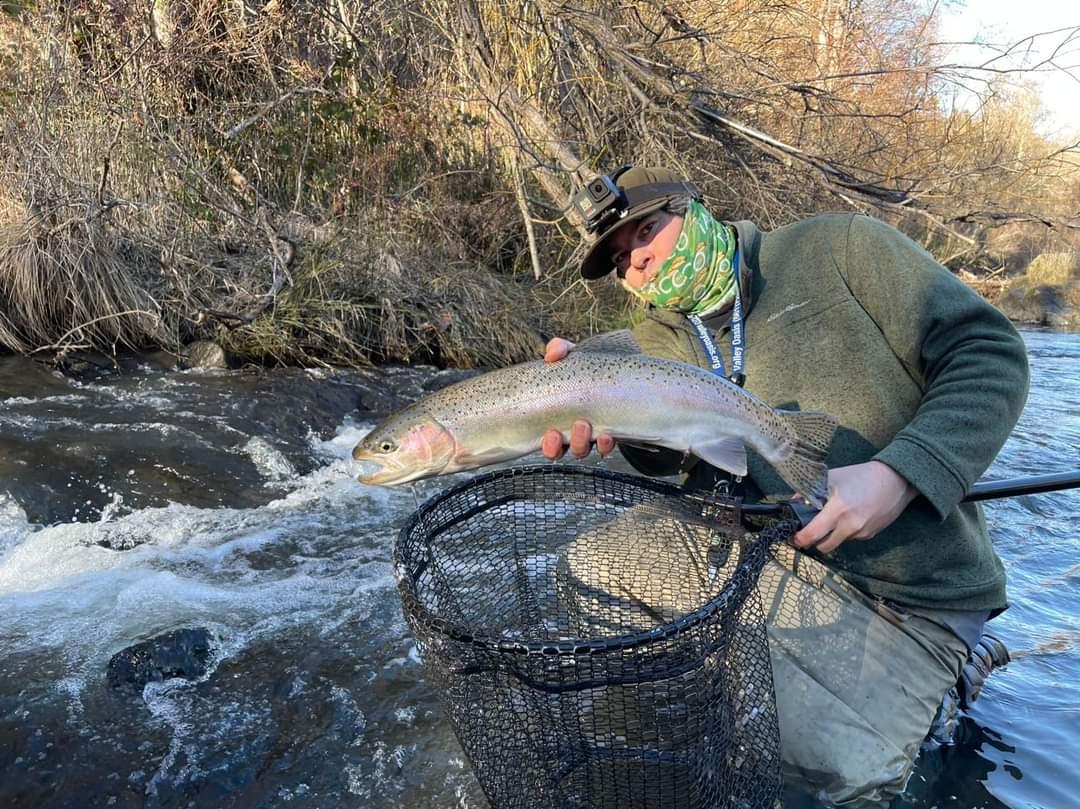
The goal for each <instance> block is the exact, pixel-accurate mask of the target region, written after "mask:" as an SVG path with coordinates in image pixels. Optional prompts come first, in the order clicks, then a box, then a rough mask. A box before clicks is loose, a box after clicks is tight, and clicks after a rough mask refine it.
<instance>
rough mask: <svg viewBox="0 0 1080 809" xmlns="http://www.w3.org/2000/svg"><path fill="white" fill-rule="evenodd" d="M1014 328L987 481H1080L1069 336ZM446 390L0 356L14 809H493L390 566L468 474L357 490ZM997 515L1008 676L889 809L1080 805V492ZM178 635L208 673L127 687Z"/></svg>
mask: <svg viewBox="0 0 1080 809" xmlns="http://www.w3.org/2000/svg"><path fill="white" fill-rule="evenodd" d="M1024 337H1025V339H1026V341H1027V343H1028V348H1029V352H1030V357H1031V367H1032V385H1031V394H1030V396H1029V399H1028V403H1027V407H1026V408H1025V410H1024V414H1023V416H1022V418H1021V421H1020V424H1019V425H1018V426H1017V428H1016V430H1015V431H1014V433H1013V435H1012V436H1011V438H1010V439H1009V441H1008V443H1007V444H1006V446H1005V448H1004V449H1003V450H1002V452H1001V453H1000V455H999V456H998V458H997V460H996V461H995V462H994V464H993V466H992V467H991V468H990V470H989V471H988V472H987V474H986V475H985V479H1000V478H1010V477H1018V476H1024V475H1031V474H1039V473H1044V472H1063V471H1070V470H1073V469H1076V468H1077V467H1080V453H1078V452H1077V447H1080V335H1066V334H1057V333H1050V332H1042V331H1025V332H1024ZM455 376H456V375H455V373H454V372H439V371H436V370H434V369H430V368H426V369H425V368H387V369H380V370H377V371H369V372H350V373H344V372H328V371H299V370H259V371H218V372H205V371H204V372H198V371H186V372H176V371H169V370H166V369H164V368H160V367H156V366H154V365H153V364H152V363H143V364H134V365H132V366H131V367H129V368H126V369H125V370H124V371H123V372H122V373H104V372H103V373H99V374H84V375H82V376H80V377H77V378H72V377H63V376H60V375H58V374H56V373H54V372H51V371H49V370H48V369H45V368H43V367H42V366H40V365H37V364H34V363H31V362H29V361H27V360H24V359H20V358H12V357H7V358H0V773H2V777H0V806H4V807H9V806H10V807H34V808H35V809H36V808H38V807H42V808H45V807H98V806H101V807H233V806H235V807H298V808H304V809H307V808H308V807H322V808H323V809H327V808H329V807H375V808H381V807H410V808H411V807H432V808H433V809H442V807H447V808H449V807H461V809H482V807H486V806H487V804H486V802H485V801H484V799H483V797H482V795H481V793H480V790H479V787H478V786H477V784H476V781H475V778H474V776H473V774H472V771H471V769H470V767H469V764H468V762H467V761H466V760H465V758H464V756H463V755H462V753H461V751H460V748H459V747H458V745H457V742H456V740H455V739H454V737H453V734H452V732H451V731H450V728H449V726H448V724H447V722H446V719H445V716H444V712H443V709H442V707H441V705H440V702H439V697H438V694H436V693H435V692H434V691H433V689H432V688H430V687H429V686H428V685H427V684H426V681H425V677H424V673H423V669H422V667H421V664H420V661H419V659H418V657H417V654H416V648H415V645H414V643H413V641H412V640H411V638H410V636H409V632H408V629H407V627H406V625H405V622H404V619H403V617H402V613H401V606H400V602H399V599H398V595H397V590H396V587H395V583H394V579H393V575H392V570H391V564H390V558H391V549H392V547H393V542H394V539H395V536H396V533H397V530H398V528H399V527H400V525H401V524H402V522H403V521H404V520H405V519H406V518H407V517H408V515H409V514H410V513H411V512H412V511H413V510H414V509H415V508H416V506H417V505H418V504H419V503H420V502H422V501H423V500H425V499H426V498H428V497H430V496H431V495H433V494H434V493H436V492H438V491H440V490H442V489H443V488H445V487H446V486H448V485H450V484H451V483H455V482H458V481H459V480H460V479H461V476H455V477H453V478H449V479H443V480H438V481H425V482H422V483H419V484H417V485H415V486H413V487H411V488H409V487H406V488H402V489H393V490H385V489H379V488H373V487H365V486H362V485H360V484H358V483H357V482H356V481H355V479H354V474H355V471H356V470H355V468H354V464H353V462H352V461H351V459H350V458H349V453H350V451H351V449H352V447H353V445H354V444H355V443H356V441H357V440H358V439H359V438H360V437H361V436H362V435H363V434H364V433H365V432H366V431H367V430H368V429H370V427H371V426H372V425H373V424H374V422H375V421H376V420H377V419H378V418H379V417H380V416H382V415H384V414H386V413H388V412H392V411H393V410H394V409H396V408H398V407H401V406H402V405H404V404H405V403H407V402H409V401H411V400H413V399H414V398H416V397H417V396H419V395H421V394H422V393H424V392H425V391H426V390H430V389H433V388H434V387H437V386H439V385H441V384H444V383H445V382H447V381H452V380H453V379H454V378H455ZM528 460H529V461H536V460H539V459H538V458H533V459H528ZM615 465H616V468H620V467H618V465H617V462H615ZM986 511H987V518H988V522H989V524H990V526H991V531H992V533H993V537H994V542H995V545H996V547H997V550H998V552H999V554H1000V555H1001V557H1002V558H1003V560H1004V561H1005V564H1006V567H1007V570H1008V574H1009V595H1010V601H1011V605H1012V606H1011V607H1010V609H1009V610H1007V611H1006V612H1005V613H1004V614H1003V615H1002V616H1000V617H999V618H997V619H995V620H994V621H993V622H992V624H991V625H990V629H991V630H992V631H994V632H995V634H997V635H998V636H1000V637H1001V638H1002V639H1003V640H1004V641H1005V642H1006V644H1007V645H1008V647H1009V649H1010V651H1011V652H1012V655H1013V658H1014V659H1013V662H1011V663H1010V664H1009V665H1008V666H1007V667H1006V668H1004V669H1002V670H999V671H997V672H995V673H994V674H993V676H992V677H991V678H990V679H989V681H988V682H987V685H986V688H985V689H984V691H983V693H982V696H981V697H980V699H979V700H978V701H977V702H976V703H975V705H974V706H973V708H972V710H971V711H970V712H968V713H966V714H964V715H963V716H962V717H961V719H960V726H959V731H958V733H957V736H956V741H955V743H954V744H952V745H947V746H938V747H928V748H927V749H925V750H924V753H923V755H922V757H921V758H920V761H919V763H918V766H917V769H916V772H915V774H914V776H913V777H912V779H911V782H910V784H909V786H908V789H907V792H906V793H905V794H904V795H903V796H902V797H901V798H900V799H898V800H897V801H896V802H895V804H894V807H895V809H900V808H901V807H903V808H904V809H908V808H911V809H914V807H920V808H923V807H925V809H930V807H941V809H947V808H955V809H1001V808H1002V807H1009V809H1021V807H1024V808H1025V809H1026V808H1027V807H1039V809H1067V808H1068V807H1075V806H1077V805H1080V799H1078V798H1077V794H1078V793H1080V777H1078V776H1077V774H1076V768H1075V759H1076V758H1077V755H1078V754H1080V621H1078V619H1077V616H1078V615H1080V531H1078V530H1077V526H1078V525H1080V490H1071V491H1065V492H1057V493H1051V494H1041V495H1028V496H1023V497H1014V498H1009V499H1004V500H998V501H992V502H990V503H988V504H987V506H986ZM177 630H199V631H200V632H202V633H203V634H202V635H201V637H203V638H205V639H206V645H207V648H206V649H205V650H204V651H206V654H205V655H203V657H202V658H201V665H200V666H198V667H197V670H195V671H193V672H188V673H187V676H183V677H171V678H166V679H164V680H161V681H151V682H148V683H145V684H142V683H136V684H132V683H130V682H125V681H124V680H123V678H122V677H114V676H113V675H114V673H115V672H114V670H113V669H112V668H111V667H110V661H111V660H113V659H114V656H116V655H118V653H122V652H123V651H124V650H125V649H130V647H132V646H133V645H135V644H138V643H140V642H143V641H147V640H149V639H154V638H160V637H161V636H163V635H166V634H167V633H172V632H175V631H177ZM803 803H806V802H805V800H803V799H800V798H798V797H792V798H791V800H789V802H788V806H789V807H791V806H795V805H802V804H803ZM809 805H813V804H812V802H811V803H810V804H809Z"/></svg>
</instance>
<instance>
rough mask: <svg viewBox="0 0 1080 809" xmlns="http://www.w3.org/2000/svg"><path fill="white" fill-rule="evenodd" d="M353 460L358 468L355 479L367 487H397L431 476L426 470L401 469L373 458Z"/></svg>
mask: <svg viewBox="0 0 1080 809" xmlns="http://www.w3.org/2000/svg"><path fill="white" fill-rule="evenodd" d="M354 460H355V461H357V464H358V466H359V467H360V473H359V474H358V475H357V477H356V479H357V480H358V481H360V482H361V483H364V484H366V485H368V486H397V485H399V484H401V483H408V482H409V481H412V480H417V479H419V478H422V477H427V476H429V475H431V474H433V472H432V471H431V470H428V469H401V468H399V467H396V466H394V465H392V464H388V463H385V462H384V461H379V460H375V459H373V458H366V457H360V458H357V457H355V456H354Z"/></svg>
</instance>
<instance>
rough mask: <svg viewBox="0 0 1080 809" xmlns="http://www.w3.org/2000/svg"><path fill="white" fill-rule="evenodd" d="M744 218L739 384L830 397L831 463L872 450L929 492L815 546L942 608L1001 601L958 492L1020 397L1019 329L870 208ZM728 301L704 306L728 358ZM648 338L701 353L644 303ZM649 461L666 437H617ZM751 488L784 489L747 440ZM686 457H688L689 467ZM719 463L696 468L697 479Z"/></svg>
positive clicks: (646, 468)
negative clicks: (835, 425)
mask: <svg viewBox="0 0 1080 809" xmlns="http://www.w3.org/2000/svg"><path fill="white" fill-rule="evenodd" d="M733 224H734V225H735V227H736V229H737V231H738V240H739V265H740V272H742V273H743V274H744V276H743V277H744V284H745V283H746V282H747V281H748V282H749V290H748V297H749V301H748V302H745V303H744V307H745V308H746V317H745V336H746V339H745V346H746V354H745V363H746V365H745V373H746V389H747V390H749V391H750V392H752V393H753V394H755V395H756V396H758V397H759V398H761V399H763V400H765V401H766V402H768V403H769V404H771V405H773V406H774V407H781V408H790V409H799V410H818V411H824V412H826V413H831V414H832V415H834V416H835V417H836V418H838V419H839V421H840V427H839V429H838V430H837V433H836V436H835V438H834V440H833V443H832V445H831V447H830V450H829V455H828V458H827V463H828V465H829V466H830V467H839V466H846V465H849V464H858V463H863V462H865V461H869V460H871V459H876V460H878V461H881V462H883V463H886V464H888V465H889V466H890V467H892V468H893V469H895V470H896V471H897V472H899V473H900V474H901V475H902V476H903V477H904V478H906V479H907V480H908V481H910V482H911V484H912V485H913V486H914V487H915V489H916V490H917V491H918V492H919V494H920V495H921V496H918V497H916V498H915V500H914V501H913V502H912V503H911V505H910V506H909V507H908V508H907V509H906V510H905V512H904V513H903V514H902V515H901V516H900V517H899V518H898V519H897V520H896V522H894V523H893V524H892V525H890V526H889V527H888V528H886V529H885V530H884V531H882V532H881V533H880V534H878V535H877V536H876V537H874V538H873V539H872V540H869V541H856V540H851V541H848V542H845V543H844V544H843V545H841V546H840V547H839V548H838V549H837V550H836V551H834V552H833V553H831V554H829V555H827V556H822V557H821V559H822V561H824V562H825V563H826V564H827V565H829V566H830V567H832V568H833V569H835V570H836V571H837V572H838V573H839V575H841V576H842V577H843V578H845V579H847V580H848V581H850V582H851V583H852V584H854V585H855V586H856V587H858V588H860V589H861V590H863V591H865V592H867V593H869V594H870V595H873V596H877V597H880V598H884V599H888V600H890V601H893V602H895V603H897V604H900V605H905V606H911V607H923V608H928V609H941V610H987V611H990V612H994V613H996V612H998V611H1000V610H1001V609H1003V608H1004V607H1005V606H1006V594H1005V574H1004V569H1003V567H1002V564H1001V561H1000V560H999V559H998V557H997V554H996V553H995V552H994V549H993V546H992V545H991V542H990V538H989V535H988V533H987V530H986V523H985V521H984V519H983V513H982V509H981V508H980V506H978V505H977V504H971V503H964V504H961V503H960V500H961V498H962V497H963V496H964V494H965V493H966V492H967V491H968V489H969V488H970V487H971V485H972V484H973V483H974V482H975V481H976V480H977V479H978V478H979V476H980V475H982V473H983V472H984V471H985V470H986V469H987V467H988V466H989V465H990V463H991V462H992V461H993V460H994V457H995V456H996V455H997V452H998V450H999V449H1000V448H1001V446H1002V444H1004V443H1005V440H1006V438H1008V436H1009V433H1010V431H1011V430H1012V428H1013V425H1014V424H1015V423H1016V420H1017V419H1018V418H1019V416H1020V411H1021V410H1022V408H1023V406H1024V401H1025V399H1026V397H1027V387H1028V367H1027V353H1026V350H1025V347H1024V343H1023V341H1022V339H1021V338H1020V336H1019V335H1018V334H1017V332H1016V330H1015V329H1014V328H1013V327H1012V325H1011V324H1010V323H1009V321H1008V320H1007V319H1006V318H1005V316H1004V315H1002V314H1001V313H1000V312H999V311H998V310H997V309H996V308H994V307H993V306H992V305H990V304H989V303H987V302H986V301H984V300H983V299H982V298H980V297H979V296H978V295H976V294H975V293H974V292H973V291H972V290H970V289H969V288H968V287H967V286H965V285H964V284H963V283H961V282H960V281H959V280H958V279H957V278H956V277H955V276H953V275H952V274H951V273H950V272H948V271H947V270H946V269H945V268H944V267H942V266H941V265H940V264H938V263H937V262H936V261H935V260H934V259H933V257H931V256H930V254H929V253H927V252H926V251H925V250H923V249H922V248H921V247H920V246H919V245H918V244H916V243H915V242H913V241H912V240H911V239H909V238H907V237H906V236H904V235H903V234H902V233H900V232H899V231H897V230H896V229H894V228H892V227H890V226H888V225H886V224H884V223H882V222H879V221H877V220H875V219H872V218H870V217H866V216H861V215H855V214H839V213H838V214H823V215H820V216H815V217H812V218H810V219H806V220H804V221H801V222H797V223H795V224H792V225H788V226H785V227H782V228H780V229H778V230H775V231H772V232H763V231H761V230H759V229H758V228H756V227H755V226H754V225H752V224H750V223H748V222H736V223H733ZM729 322H730V312H728V313H725V314H723V315H721V316H718V317H713V318H711V319H709V320H708V321H707V323H708V325H709V326H710V327H711V328H712V329H713V331H714V334H715V335H716V338H717V339H716V342H717V346H718V347H719V348H720V350H721V352H722V353H723V356H724V360H725V363H727V367H728V368H729V369H730V367H731V365H730V363H731V342H730V334H729V332H730V327H729ZM633 333H634V336H635V337H636V339H637V341H638V343H639V344H640V345H641V347H642V348H643V349H644V350H645V351H646V352H648V353H650V354H655V355H657V356H661V357H668V358H671V359H677V360H681V361H683V362H691V363H695V364H698V365H701V366H703V367H708V362H707V360H706V356H705V352H704V349H703V347H702V346H701V343H700V341H699V340H698V338H697V337H696V336H695V334H694V333H693V331H692V329H691V327H690V325H689V323H688V322H687V321H686V319H685V318H684V317H683V316H682V315H678V314H675V313H672V312H664V311H660V310H657V309H650V310H649V312H648V316H647V318H646V319H645V321H644V322H643V323H641V324H640V325H638V326H637V327H635V328H634V330H633ZM623 452H624V454H625V455H626V457H627V459H628V460H629V461H630V462H631V463H632V464H633V465H634V466H635V467H637V468H638V469H639V470H640V471H642V472H644V473H646V474H672V473H674V472H676V471H678V469H677V462H676V464H675V465H673V464H672V462H673V460H674V459H673V456H672V454H671V453H667V452H661V453H648V452H643V451H641V450H635V449H634V448H632V447H624V448H623ZM749 455H750V457H749V474H748V481H747V483H748V486H747V490H746V494H747V497H748V498H750V497H765V498H772V499H780V498H787V497H790V496H791V489H790V487H788V486H787V485H786V484H785V483H784V482H783V481H782V480H781V479H780V477H779V476H778V475H777V474H776V472H775V471H774V470H773V469H772V467H771V466H769V465H768V464H767V463H766V462H765V461H764V460H763V459H762V458H761V457H760V456H758V455H756V454H754V453H753V452H750V453H749ZM683 471H687V470H683ZM714 474H715V470H713V469H712V468H711V467H708V466H707V465H706V464H705V463H704V462H700V463H697V464H696V466H695V467H694V468H691V469H689V471H688V473H687V475H686V478H687V483H688V484H689V485H710V484H711V482H712V480H713V475H714Z"/></svg>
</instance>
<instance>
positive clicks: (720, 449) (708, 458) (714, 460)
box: [690, 438, 746, 476]
mask: <svg viewBox="0 0 1080 809" xmlns="http://www.w3.org/2000/svg"><path fill="white" fill-rule="evenodd" d="M690 451H691V452H692V453H694V454H695V455H697V456H698V457H699V458H701V460H703V461H705V462H706V463H710V464H712V465H713V466H715V467H716V468H717V469H723V470H724V471H725V472H730V473H731V474H733V475H740V476H741V475H745V474H746V445H745V444H744V443H743V442H742V441H740V440H739V439H738V438H718V439H716V440H715V441H708V442H706V443H704V444H694V446H692V447H690Z"/></svg>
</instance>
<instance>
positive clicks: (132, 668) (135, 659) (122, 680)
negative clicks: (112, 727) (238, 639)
mask: <svg viewBox="0 0 1080 809" xmlns="http://www.w3.org/2000/svg"><path fill="white" fill-rule="evenodd" d="M212 641H213V636H212V635H211V634H210V631H209V630H207V629H205V628H204V627H195V628H193V629H177V630H174V631H173V632H166V633H165V634H164V635H158V636H157V637H156V638H151V639H150V640H148V641H143V642H142V643H136V644H135V645H134V646H129V647H127V648H126V649H123V650H122V651H119V652H117V653H116V654H114V655H113V656H112V659H111V660H109V666H108V671H107V679H108V681H109V685H111V686H113V687H114V688H136V689H138V690H140V691H141V690H142V688H143V686H145V685H146V684H147V683H159V682H162V681H164V680H170V679H172V678H174V677H180V678H182V679H185V680H197V679H198V678H199V677H202V676H203V675H204V674H206V670H207V668H208V667H209V664H210V644H211V642H212Z"/></svg>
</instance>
